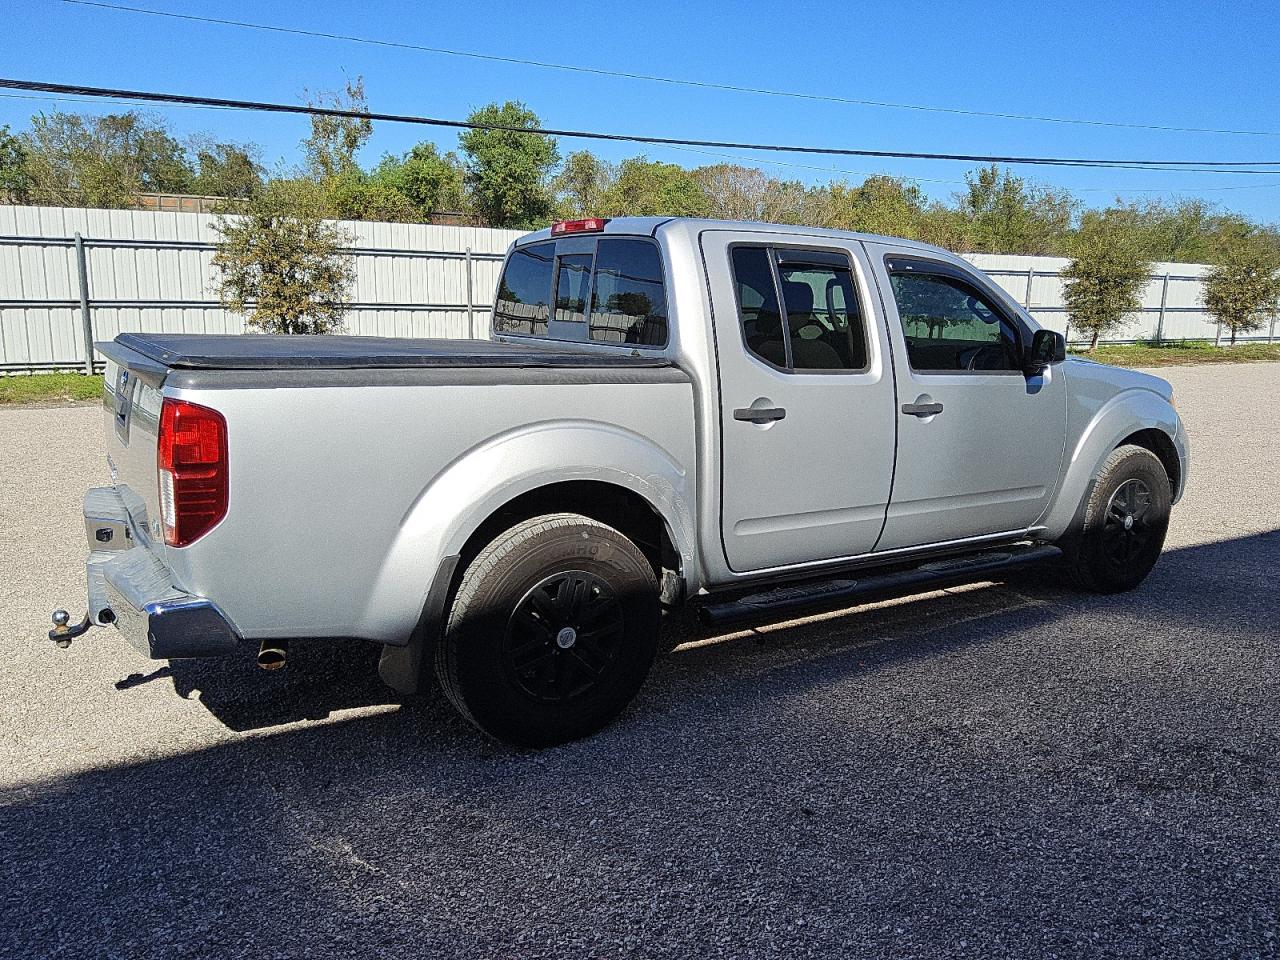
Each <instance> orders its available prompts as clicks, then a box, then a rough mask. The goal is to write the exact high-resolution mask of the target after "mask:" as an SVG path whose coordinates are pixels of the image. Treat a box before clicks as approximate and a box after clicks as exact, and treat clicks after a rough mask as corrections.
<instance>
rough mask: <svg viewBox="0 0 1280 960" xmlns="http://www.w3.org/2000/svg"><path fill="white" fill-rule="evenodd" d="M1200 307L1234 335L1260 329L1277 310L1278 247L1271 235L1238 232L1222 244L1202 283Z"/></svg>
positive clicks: (1279, 306)
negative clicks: (1202, 306) (1201, 305)
mask: <svg viewBox="0 0 1280 960" xmlns="http://www.w3.org/2000/svg"><path fill="white" fill-rule="evenodd" d="M1204 305H1205V309H1207V310H1208V311H1209V312H1210V313H1211V314H1213V317H1214V319H1215V320H1217V321H1218V323H1220V324H1222V325H1223V326H1224V327H1226V328H1227V329H1228V330H1230V331H1231V342H1232V343H1233V344H1234V343H1235V342H1236V336H1237V335H1238V334H1241V333H1250V332H1252V331H1254V330H1258V329H1260V328H1261V327H1262V326H1263V325H1264V324H1266V323H1267V321H1268V320H1269V319H1270V318H1272V317H1273V316H1275V314H1276V312H1277V311H1278V310H1280V244H1277V242H1276V237H1275V236H1274V235H1270V236H1269V235H1267V234H1264V233H1261V232H1259V231H1256V230H1247V231H1241V232H1239V233H1237V234H1236V236H1234V237H1232V238H1231V239H1229V240H1226V241H1224V243H1223V246H1222V248H1221V250H1220V252H1219V254H1218V257H1217V260H1216V262H1215V263H1214V264H1213V266H1212V267H1211V268H1210V270H1209V273H1208V274H1207V275H1206V276H1205V280H1204Z"/></svg>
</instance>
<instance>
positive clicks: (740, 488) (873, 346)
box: [701, 230, 895, 572]
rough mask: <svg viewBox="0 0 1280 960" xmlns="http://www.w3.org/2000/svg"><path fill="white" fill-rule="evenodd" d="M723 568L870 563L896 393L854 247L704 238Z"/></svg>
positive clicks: (888, 470) (889, 467) (745, 235)
mask: <svg viewBox="0 0 1280 960" xmlns="http://www.w3.org/2000/svg"><path fill="white" fill-rule="evenodd" d="M701 245H702V254H703V260H704V262H705V265H706V270H707V277H708V280H709V283H710V290H711V298H712V303H713V306H714V311H713V312H714V325H715V342H716V351H717V355H718V360H719V365H718V373H719V378H720V398H721V424H720V428H721V470H722V475H721V532H722V539H723V542H724V551H725V558H726V560H727V562H728V564H729V567H730V568H731V569H732V570H735V571H739V572H746V571H755V570H761V569H764V568H769V567H779V566H785V565H791V564H801V563H809V562H814V561H823V560H832V559H837V558H841V557H849V556H855V555H857V554H862V553H866V552H868V551H870V550H871V549H872V548H873V547H874V545H875V543H876V539H877V538H878V537H879V535H880V530H881V527H882V526H883V523H884V516H885V509H886V507H887V504H888V501H889V489H890V483H891V480H892V476H893V457H894V431H895V417H894V385H893V378H892V374H891V372H890V367H889V362H888V356H887V351H886V348H885V343H884V340H883V333H882V332H881V331H882V330H883V327H882V325H880V324H878V323H877V322H876V317H877V313H876V311H875V307H874V300H873V299H872V297H871V295H870V292H871V290H872V289H873V283H872V281H871V280H870V275H869V273H868V268H867V263H866V259H865V256H864V254H863V252H862V250H861V247H860V246H859V245H858V244H856V243H849V244H847V245H846V244H841V243H838V242H835V241H829V240H818V239H812V240H809V239H805V238H798V237H793V236H788V235H783V234H776V233H763V232H762V233H756V232H735V231H723V230H708V231H704V232H703V234H702V236H701Z"/></svg>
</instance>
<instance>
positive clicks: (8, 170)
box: [0, 126, 31, 203]
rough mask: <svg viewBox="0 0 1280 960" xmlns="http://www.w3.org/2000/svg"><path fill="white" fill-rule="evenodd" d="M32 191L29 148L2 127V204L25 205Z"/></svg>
mask: <svg viewBox="0 0 1280 960" xmlns="http://www.w3.org/2000/svg"><path fill="white" fill-rule="evenodd" d="M30 191H31V173H30V171H29V170H28V169H27V148H26V147H25V146H23V143H22V140H21V139H20V138H18V137H15V136H14V135H13V134H11V133H10V132H9V128H8V127H7V126H4V127H0V202H8V203H25V202H26V201H27V197H28V194H29V193H30Z"/></svg>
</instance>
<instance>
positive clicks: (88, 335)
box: [76, 233, 93, 376]
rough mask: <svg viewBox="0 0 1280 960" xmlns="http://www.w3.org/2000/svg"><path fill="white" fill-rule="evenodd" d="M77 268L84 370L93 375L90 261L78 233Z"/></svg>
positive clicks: (82, 238)
mask: <svg viewBox="0 0 1280 960" xmlns="http://www.w3.org/2000/svg"><path fill="white" fill-rule="evenodd" d="M76 269H77V272H78V273H79V275H80V327H81V333H82V334H83V335H84V372H85V373H86V374H88V375H89V376H93V314H92V313H90V311H89V262H88V260H87V259H86V258H85V254H84V237H82V236H80V234H79V233H77V234H76Z"/></svg>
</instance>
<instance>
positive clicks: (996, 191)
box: [958, 164, 1079, 254]
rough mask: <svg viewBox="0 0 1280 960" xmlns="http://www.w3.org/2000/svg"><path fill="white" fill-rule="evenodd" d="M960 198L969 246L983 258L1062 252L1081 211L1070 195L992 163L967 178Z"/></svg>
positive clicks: (959, 208) (966, 243) (967, 175)
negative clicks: (1073, 220)
mask: <svg viewBox="0 0 1280 960" xmlns="http://www.w3.org/2000/svg"><path fill="white" fill-rule="evenodd" d="M965 181H966V183H967V184H968V189H967V190H966V191H965V192H964V193H962V194H960V195H959V196H958V200H959V204H958V210H959V213H960V214H961V216H963V217H964V219H965V220H966V221H967V228H966V231H965V246H966V247H967V248H968V249H970V250H975V251H979V252H982V253H1027V254H1052V253H1058V252H1060V251H1061V250H1062V249H1063V248H1064V246H1065V245H1066V241H1067V237H1068V235H1069V234H1070V232H1071V222H1072V219H1073V217H1074V215H1075V212H1076V209H1077V208H1078V206H1079V203H1078V201H1076V200H1074V199H1073V198H1072V197H1071V196H1069V195H1068V194H1066V193H1062V192H1058V191H1054V190H1052V189H1050V188H1048V187H1043V186H1037V185H1034V184H1028V183H1027V182H1026V181H1025V180H1023V179H1021V178H1020V177H1015V176H1014V175H1013V174H1012V173H1010V172H1009V171H1008V170H1004V171H1002V170H1001V169H1000V168H999V167H998V166H996V165H995V164H992V165H991V166H989V167H982V168H981V169H979V170H975V171H972V172H970V173H968V174H966V175H965Z"/></svg>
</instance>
